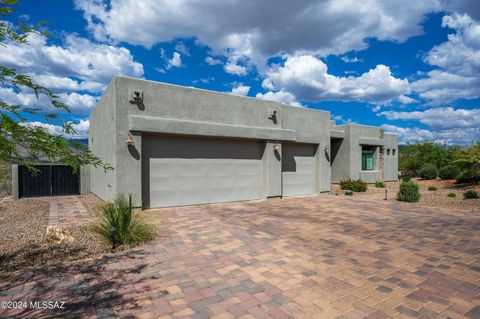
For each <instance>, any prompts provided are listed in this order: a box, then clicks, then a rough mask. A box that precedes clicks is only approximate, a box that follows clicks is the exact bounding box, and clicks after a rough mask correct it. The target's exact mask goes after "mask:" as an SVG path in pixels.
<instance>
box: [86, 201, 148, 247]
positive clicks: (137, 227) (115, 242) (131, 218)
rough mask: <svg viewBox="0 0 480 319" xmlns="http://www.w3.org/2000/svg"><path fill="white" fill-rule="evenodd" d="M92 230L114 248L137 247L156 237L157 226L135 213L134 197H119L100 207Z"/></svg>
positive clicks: (91, 226)
mask: <svg viewBox="0 0 480 319" xmlns="http://www.w3.org/2000/svg"><path fill="white" fill-rule="evenodd" d="M90 229H91V230H92V231H93V232H94V233H96V234H98V235H100V236H102V237H103V238H105V239H107V240H108V241H109V242H110V243H111V244H112V248H116V247H118V246H120V245H127V246H136V245H138V244H140V243H142V242H145V241H148V240H151V239H153V238H154V237H155V233H156V228H155V226H153V225H151V224H149V223H147V222H146V221H145V220H144V219H143V218H142V217H141V216H140V215H138V213H135V212H134V211H133V206H132V195H130V194H129V195H128V197H126V196H125V195H119V196H117V197H116V198H115V199H114V200H113V202H107V203H105V204H103V205H101V206H100V207H99V209H98V210H97V212H96V218H95V221H94V222H93V223H92V224H91V225H90Z"/></svg>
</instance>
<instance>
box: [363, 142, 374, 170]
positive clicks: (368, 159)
mask: <svg viewBox="0 0 480 319" xmlns="http://www.w3.org/2000/svg"><path fill="white" fill-rule="evenodd" d="M372 170H373V148H372V147H370V146H362V171H372Z"/></svg>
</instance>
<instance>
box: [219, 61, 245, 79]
mask: <svg viewBox="0 0 480 319" xmlns="http://www.w3.org/2000/svg"><path fill="white" fill-rule="evenodd" d="M223 69H224V70H225V72H227V73H230V74H236V75H239V76H240V75H245V74H247V68H246V67H244V66H243V65H239V64H236V63H233V62H228V63H227V64H225V66H224V67H223Z"/></svg>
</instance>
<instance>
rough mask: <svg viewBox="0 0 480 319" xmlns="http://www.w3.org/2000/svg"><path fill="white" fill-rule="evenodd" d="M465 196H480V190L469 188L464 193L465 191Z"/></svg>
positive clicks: (468, 197) (467, 197)
mask: <svg viewBox="0 0 480 319" xmlns="http://www.w3.org/2000/svg"><path fill="white" fill-rule="evenodd" d="M463 197H464V198H465V199H472V198H478V192H477V191H476V190H474V189H473V188H472V189H467V190H466V191H465V192H464V193H463Z"/></svg>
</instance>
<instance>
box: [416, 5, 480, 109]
mask: <svg viewBox="0 0 480 319" xmlns="http://www.w3.org/2000/svg"><path fill="white" fill-rule="evenodd" d="M442 26H443V27H448V28H451V29H454V30H455V33H452V34H450V35H449V36H448V41H447V42H444V43H442V44H440V45H437V46H434V47H433V48H432V49H431V50H430V51H429V52H428V53H427V54H426V55H425V58H424V60H425V62H426V63H428V64H431V65H433V66H436V67H438V68H439V69H436V70H433V71H430V72H428V73H427V77H426V78H424V79H420V80H418V81H416V82H413V83H412V88H413V90H415V91H416V92H418V93H419V96H420V97H421V98H423V99H426V100H427V101H428V102H429V104H431V105H441V104H445V103H449V102H451V101H454V100H456V99H460V98H464V99H474V98H478V97H480V90H479V89H478V88H479V87H480V23H477V22H475V21H474V20H472V19H471V18H470V17H469V16H468V15H466V14H463V15H460V14H458V13H453V14H451V15H446V16H444V17H443V20H442Z"/></svg>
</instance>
